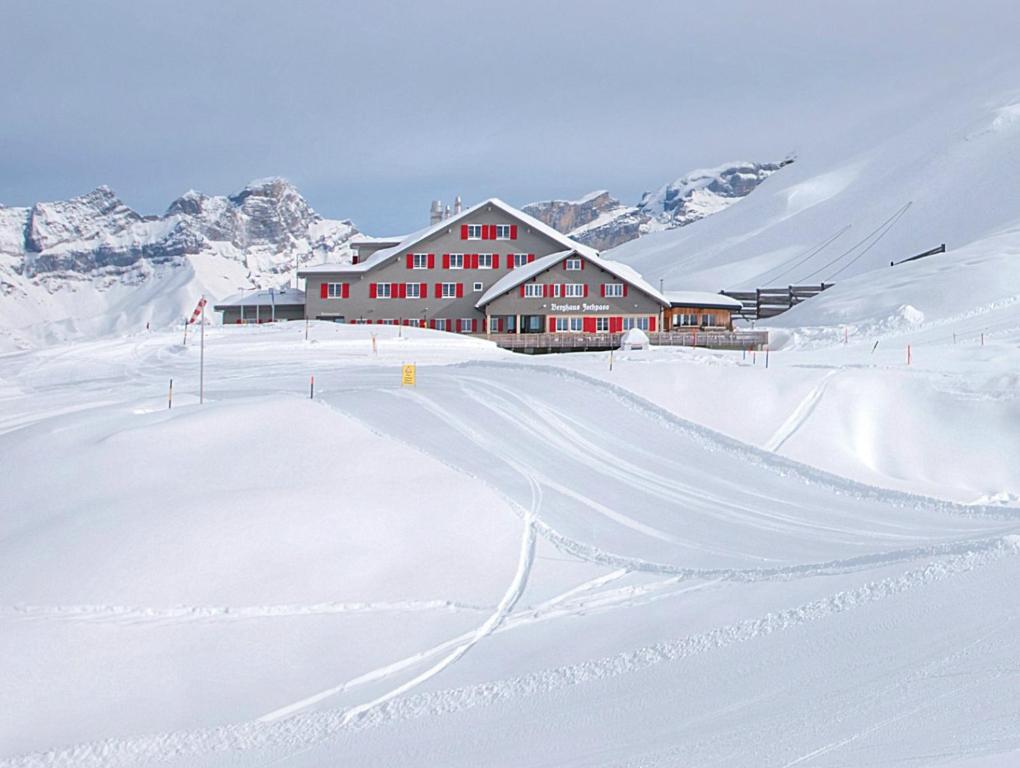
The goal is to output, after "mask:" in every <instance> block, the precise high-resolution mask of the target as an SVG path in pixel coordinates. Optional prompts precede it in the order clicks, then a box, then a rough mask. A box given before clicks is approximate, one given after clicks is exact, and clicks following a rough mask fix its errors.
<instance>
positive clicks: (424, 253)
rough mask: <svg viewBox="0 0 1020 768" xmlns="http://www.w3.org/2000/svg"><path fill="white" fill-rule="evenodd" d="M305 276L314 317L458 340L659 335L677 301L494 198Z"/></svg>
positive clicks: (369, 242)
mask: <svg viewBox="0 0 1020 768" xmlns="http://www.w3.org/2000/svg"><path fill="white" fill-rule="evenodd" d="M392 243H393V240H385V239H366V240H365V242H364V243H358V244H356V248H357V253H356V263H353V264H350V265H338V264H324V265H319V266H314V267H306V268H304V269H302V270H300V271H299V272H298V275H299V277H302V278H304V279H305V281H306V285H305V295H306V299H305V314H306V316H307V317H309V318H311V319H318V320H332V321H335V322H344V323H371V324H402V325H414V326H418V327H429V328H434V329H436V330H444V331H452V332H457V333H537V332H543V333H548V332H559V333H570V332H577V333H580V332H587V333H595V332H618V331H620V330H626V328H629V327H641V328H643V329H646V330H652V331H654V330H656V329H657V328H658V327H661V320H662V311H663V309H664V308H667V307H668V306H669V302H668V301H667V300H666V299H665V298H664V297H663V296H662V294H660V293H659V292H658V291H656V290H655V289H653V288H652V287H651V286H650V285H648V284H647V283H646V282H645V281H644V280H643V279H641V277H640V275H638V274H637V273H636V272H634V271H633V270H631V269H629V268H627V267H625V266H624V265H620V264H616V263H615V262H611V261H607V260H605V259H602V258H601V257H600V256H599V254H598V252H597V251H595V250H594V249H592V248H588V247H587V246H584V245H581V244H580V243H577V242H575V241H573V240H571V239H570V238H567V237H566V236H564V235H562V234H561V233H559V232H557V231H556V230H554V229H552V228H551V227H549V226H547V225H545V224H543V223H542V222H540V221H538V220H537V219H534V218H533V217H531V216H528V215H527V214H525V213H523V212H521V211H519V210H517V209H515V208H512V207H511V206H509V205H507V204H506V203H504V202H502V201H500V200H498V199H496V198H491V199H489V200H486V201H484V202H482V203H480V204H478V205H476V206H473V207H472V208H469V209H467V210H465V211H463V212H459V213H457V214H455V215H453V216H451V217H449V218H446V219H442V220H440V221H438V222H434V223H433V224H432V225H430V226H429V227H427V228H426V229H424V230H421V231H420V232H417V233H414V234H412V235H409V236H407V237H406V238H403V239H402V240H401V241H400V242H398V243H396V245H393V244H392Z"/></svg>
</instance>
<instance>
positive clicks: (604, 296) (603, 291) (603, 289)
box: [599, 283, 606, 299]
mask: <svg viewBox="0 0 1020 768" xmlns="http://www.w3.org/2000/svg"><path fill="white" fill-rule="evenodd" d="M599 288H601V290H602V298H603V299H604V298H606V284H605V283H602V285H601V286H599Z"/></svg>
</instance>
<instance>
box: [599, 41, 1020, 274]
mask: <svg viewBox="0 0 1020 768" xmlns="http://www.w3.org/2000/svg"><path fill="white" fill-rule="evenodd" d="M1018 74H1020V61H1017V57H1016V55H1015V53H1008V54H1007V53H1005V52H1003V56H1002V59H1001V60H1000V61H997V62H996V63H995V65H994V66H990V65H989V66H983V65H979V64H977V63H975V64H974V66H972V67H970V68H968V69H967V70H966V71H965V74H962V75H961V77H960V80H959V82H954V83H946V82H929V83H917V87H916V89H915V90H914V91H913V92H911V93H905V94H904V95H903V102H902V105H901V106H900V108H899V109H897V110H895V111H892V112H884V113H876V112H875V110H874V109H873V108H872V107H871V106H870V105H868V104H866V103H865V104H862V105H861V108H860V111H859V112H858V113H857V114H855V115H853V116H848V117H847V130H846V132H845V133H844V134H842V135H835V136H819V137H817V139H816V141H815V142H814V143H813V144H812V145H810V146H803V147H798V148H797V162H796V163H794V164H792V165H790V166H789V167H788V168H784V169H783V172H782V173H777V174H774V175H772V176H770V177H769V178H768V179H766V180H765V181H764V182H763V183H762V184H761V186H759V187H758V188H757V189H756V190H755V192H754V194H753V195H750V196H749V197H748V198H747V199H746V200H744V201H743V202H742V203H741V204H740V205H739V206H734V207H732V208H730V209H727V210H725V211H722V212H720V213H718V214H715V215H713V216H710V217H708V218H706V219H705V220H703V221H699V222H697V224H696V225H695V226H690V227H685V228H683V229H679V230H673V231H669V232H662V233H653V234H650V235H649V236H647V237H643V238H641V239H640V240H637V241H633V242H630V243H626V244H624V245H622V246H620V247H619V248H615V249H613V251H612V253H611V254H610V258H615V259H619V260H621V261H626V262H628V263H630V264H632V265H633V266H634V267H636V268H637V269H638V270H640V271H641V272H643V273H644V274H645V276H646V277H648V278H649V279H651V280H652V281H653V282H654V281H655V280H656V279H657V278H659V277H662V278H664V279H665V281H666V284H667V286H668V287H672V288H699V289H702V288H703V289H707V290H720V289H724V288H727V289H736V288H745V287H746V288H755V287H762V286H768V285H781V286H786V285H788V284H807V283H818V282H821V281H823V280H824V281H826V282H833V281H835V282H837V283H838V282H839V281H842V280H846V279H847V278H850V277H853V276H855V275H859V274H862V273H864V272H867V271H869V270H872V269H876V268H879V267H887V266H888V264H889V262H890V261H899V260H901V259H904V258H907V257H909V256H912V255H914V254H917V253H920V252H922V251H925V250H928V249H929V248H933V247H935V246H937V245H939V244H940V243H946V244H947V245H948V247H949V249H950V253H952V252H953V251H954V250H956V249H958V248H960V247H962V246H965V245H967V244H969V243H971V242H974V241H976V240H979V239H983V238H986V237H989V236H992V235H994V234H996V233H998V232H1000V231H1001V230H1003V229H1006V228H1009V227H1012V226H1015V225H1016V223H1017V222H1018V221H1020V214H1018V212H1017V209H1016V205H1015V194H1014V191H1015V190H1014V189H1013V187H1014V184H1013V181H1012V180H1013V179H1015V178H1017V176H1018V175H1020V141H1018V140H1017V139H1018V137H1020V120H1018V119H1017V117H1016V116H1017V114H1018V106H1017V105H1018V104H1020V91H1018V90H1017V88H1016V81H1017V76H1018Z"/></svg>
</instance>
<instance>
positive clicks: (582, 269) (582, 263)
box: [581, 259, 584, 272]
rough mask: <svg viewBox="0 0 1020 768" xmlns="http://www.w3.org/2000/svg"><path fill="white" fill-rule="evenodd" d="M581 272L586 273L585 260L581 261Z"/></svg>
mask: <svg viewBox="0 0 1020 768" xmlns="http://www.w3.org/2000/svg"><path fill="white" fill-rule="evenodd" d="M581 271H582V272H584V259H581Z"/></svg>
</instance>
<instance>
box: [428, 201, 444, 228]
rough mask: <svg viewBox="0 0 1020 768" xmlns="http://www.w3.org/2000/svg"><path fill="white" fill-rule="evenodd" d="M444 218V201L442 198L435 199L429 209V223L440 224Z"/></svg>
mask: <svg viewBox="0 0 1020 768" xmlns="http://www.w3.org/2000/svg"><path fill="white" fill-rule="evenodd" d="M442 220H443V203H442V201H441V200H433V201H432V208H430V209H429V224H438V223H439V222H441V221H442Z"/></svg>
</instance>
